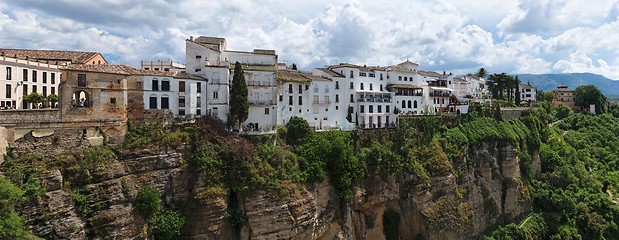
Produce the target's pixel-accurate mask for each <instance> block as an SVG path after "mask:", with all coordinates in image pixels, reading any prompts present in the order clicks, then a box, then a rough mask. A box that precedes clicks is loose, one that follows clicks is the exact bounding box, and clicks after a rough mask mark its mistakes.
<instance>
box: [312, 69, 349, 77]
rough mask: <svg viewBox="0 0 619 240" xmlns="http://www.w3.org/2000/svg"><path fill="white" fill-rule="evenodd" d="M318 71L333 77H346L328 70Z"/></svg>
mask: <svg viewBox="0 0 619 240" xmlns="http://www.w3.org/2000/svg"><path fill="white" fill-rule="evenodd" d="M317 69H318V70H320V71H323V72H324V73H326V74H328V75H329V76H331V77H340V78H343V77H346V76H344V75H342V74H339V73H337V72H335V71H333V70H331V69H328V68H317Z"/></svg>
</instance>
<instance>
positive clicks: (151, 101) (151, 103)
mask: <svg viewBox="0 0 619 240" xmlns="http://www.w3.org/2000/svg"><path fill="white" fill-rule="evenodd" d="M148 108H149V109H157V97H154V96H152V97H150V99H149V101H148Z"/></svg>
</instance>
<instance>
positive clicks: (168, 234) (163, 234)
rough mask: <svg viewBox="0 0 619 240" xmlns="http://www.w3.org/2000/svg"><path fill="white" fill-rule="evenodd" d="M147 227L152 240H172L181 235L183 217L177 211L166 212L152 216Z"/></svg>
mask: <svg viewBox="0 0 619 240" xmlns="http://www.w3.org/2000/svg"><path fill="white" fill-rule="evenodd" d="M148 225H149V229H150V231H151V233H152V235H153V239H157V240H174V239H178V237H179V236H180V235H181V230H182V229H183V226H184V225H185V217H184V216H183V215H182V214H180V213H179V212H177V211H171V210H166V211H163V212H160V213H157V214H155V215H153V216H152V217H151V218H150V219H149V220H148Z"/></svg>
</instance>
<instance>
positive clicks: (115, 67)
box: [61, 64, 207, 80]
mask: <svg viewBox="0 0 619 240" xmlns="http://www.w3.org/2000/svg"><path fill="white" fill-rule="evenodd" d="M61 69H63V70H69V71H82V72H98V73H111V74H120V75H127V76H130V75H134V76H166V77H172V78H178V79H193V80H207V79H206V78H203V77H200V76H197V75H193V74H189V73H186V72H164V71H153V70H142V69H137V68H134V67H131V66H127V65H122V64H111V65H69V66H65V67H62V68H61Z"/></svg>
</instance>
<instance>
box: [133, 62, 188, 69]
mask: <svg viewBox="0 0 619 240" xmlns="http://www.w3.org/2000/svg"><path fill="white" fill-rule="evenodd" d="M140 67H141V69H142V70H152V71H163V72H184V71H185V64H182V63H178V62H174V61H172V60H168V61H161V60H157V61H144V60H142V61H140Z"/></svg>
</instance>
